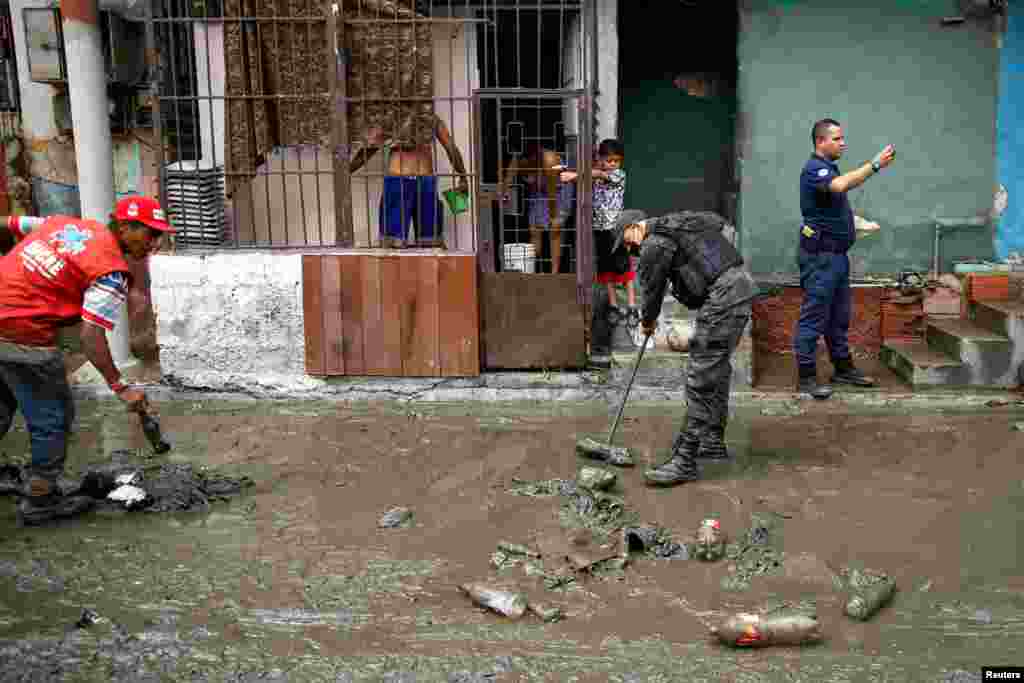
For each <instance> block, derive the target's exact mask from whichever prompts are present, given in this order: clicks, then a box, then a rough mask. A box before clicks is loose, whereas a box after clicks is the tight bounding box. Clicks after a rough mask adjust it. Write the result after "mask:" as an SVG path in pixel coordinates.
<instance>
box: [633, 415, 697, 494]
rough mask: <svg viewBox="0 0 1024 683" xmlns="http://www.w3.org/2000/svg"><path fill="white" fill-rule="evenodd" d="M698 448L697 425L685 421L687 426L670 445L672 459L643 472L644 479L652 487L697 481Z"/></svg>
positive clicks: (690, 421)
mask: <svg viewBox="0 0 1024 683" xmlns="http://www.w3.org/2000/svg"><path fill="white" fill-rule="evenodd" d="M699 448H700V431H699V429H698V427H697V424H696V423H695V422H694V421H692V420H687V425H686V427H685V428H684V429H682V430H681V431H680V432H679V435H678V436H676V440H675V442H674V443H673V444H672V457H671V458H669V459H668V461H667V462H665V463H663V464H661V465H659V466H657V467H655V468H654V469H651V470H647V471H646V472H644V479H646V480H647V483H648V484H651V485H653V486H676V485H677V484H683V483H686V482H688V481H694V480H696V479H697V461H696V456H697V451H698V449H699Z"/></svg>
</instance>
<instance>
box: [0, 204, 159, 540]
mask: <svg viewBox="0 0 1024 683" xmlns="http://www.w3.org/2000/svg"><path fill="white" fill-rule="evenodd" d="M168 232H173V229H172V228H171V225H170V224H169V223H168V222H167V218H166V216H165V214H164V212H163V210H162V209H161V208H160V205H159V204H158V203H157V202H156V201H155V200H153V199H150V198H148V197H127V198H125V199H122V200H121V201H119V202H118V203H117V206H116V208H115V210H114V214H113V215H111V217H110V221H109V223H108V224H107V225H103V224H102V223H98V222H96V221H92V220H82V219H78V218H70V217H68V216H50V217H49V218H45V219H44V218H36V217H29V216H10V217H7V218H0V247H2V246H4V245H5V243H6V244H7V245H9V244H10V243H11V242H12V241H13V242H17V243H18V244H17V245H16V246H14V248H13V249H11V251H10V252H9V253H7V254H6V255H5V256H3V257H2V258H0V438H2V437H3V436H4V435H5V434H6V433H7V431H8V430H9V429H10V426H11V422H12V420H13V419H14V412H15V410H17V409H18V408H19V407H20V408H21V411H22V414H23V415H24V416H25V422H26V424H27V425H28V431H29V438H30V440H31V448H32V463H31V465H30V466H29V467H28V468H27V470H26V474H27V475H28V476H27V484H26V490H25V491H24V495H23V497H22V498H21V500H20V501H19V502H18V522H19V524H22V525H31V524H41V523H43V522H47V521H50V520H53V519H57V518H61V517H72V516H75V515H77V514H80V513H82V512H84V511H86V510H88V509H89V508H90V507H91V506H92V499H91V498H88V497H85V496H65V495H63V494H62V493H61V491H60V488H59V487H58V484H57V480H58V477H59V476H60V475H61V474H62V473H63V471H64V460H65V458H66V457H67V438H68V434H69V433H70V431H71V425H72V423H73V421H74V403H73V401H72V398H71V388H70V387H69V386H68V381H67V374H66V370H65V367H64V356H63V354H62V353H61V351H60V349H59V348H58V347H57V331H58V329H59V328H60V327H63V326H66V325H71V324H74V323H76V322H78V321H79V320H81V321H82V322H83V323H84V324H83V325H82V333H81V334H82V348H83V350H84V352H85V356H86V358H88V359H89V361H90V362H91V363H92V364H93V365H94V366H95V367H96V369H97V370H98V371H99V372H100V374H102V375H103V377H104V378H105V379H106V380H107V383H108V384H109V385H110V389H111V390H112V391H113V392H114V393H115V394H117V397H118V398H120V399H121V400H122V401H123V402H124V403H125V404H126V405H127V406H128V408H129V410H132V411H136V412H140V411H144V410H145V409H146V407H147V401H146V395H145V394H144V393H143V392H142V391H140V390H138V389H135V388H132V387H129V386H127V385H125V384H124V382H122V381H121V374H120V372H118V370H117V367H115V365H114V361H113V359H112V358H111V356H110V347H109V346H108V345H107V337H106V332H107V331H108V330H111V329H113V328H114V325H116V324H117V323H118V322H119V321H118V317H119V314H120V310H121V304H122V303H124V301H125V299H126V297H127V292H128V285H129V280H130V278H131V276H130V274H129V267H128V263H127V262H126V261H125V256H126V255H130V256H132V257H134V258H136V259H142V258H144V257H146V256H147V255H149V254H150V253H152V252H154V251H156V250H157V249H158V248H159V247H160V243H161V241H162V239H163V236H164V235H165V234H166V233H168Z"/></svg>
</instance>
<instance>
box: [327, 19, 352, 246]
mask: <svg viewBox="0 0 1024 683" xmlns="http://www.w3.org/2000/svg"><path fill="white" fill-rule="evenodd" d="M341 1H342V2H343V1H344V0H341ZM327 31H328V32H329V33H330V35H329V36H328V37H327V49H328V50H330V54H328V57H327V63H328V69H329V83H330V88H331V102H332V104H333V107H332V115H331V148H332V150H333V154H332V155H331V156H332V159H333V165H334V222H335V232H336V235H335V240H336V242H337V245H338V246H341V247H351V246H353V245H354V244H355V231H354V229H353V227H352V179H351V176H350V175H349V172H348V165H349V160H350V159H351V158H352V154H351V148H350V146H349V144H348V89H347V70H348V60H349V54H348V50H347V48H346V47H345V17H344V15H343V14H342V12H341V5H340V4H339V3H338V2H335V3H332V4H331V11H330V12H328V14H327ZM332 65H333V68H332Z"/></svg>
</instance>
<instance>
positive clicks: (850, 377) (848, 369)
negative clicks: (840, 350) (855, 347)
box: [832, 358, 875, 387]
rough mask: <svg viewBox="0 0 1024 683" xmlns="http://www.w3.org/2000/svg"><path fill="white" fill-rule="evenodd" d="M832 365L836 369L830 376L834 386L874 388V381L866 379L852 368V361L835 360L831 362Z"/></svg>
mask: <svg viewBox="0 0 1024 683" xmlns="http://www.w3.org/2000/svg"><path fill="white" fill-rule="evenodd" d="M833 364H834V365H835V368H836V371H835V374H833V375H832V382H833V383H834V384H849V385H851V386H855V387H873V386H875V379H874V378H873V377H868V376H867V375H865V374H864V373H863V372H861V371H860V370H858V369H857V368H856V367H854V365H853V360H852V359H850V358H837V359H836V360H835V361H833Z"/></svg>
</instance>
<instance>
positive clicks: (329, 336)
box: [320, 254, 345, 375]
mask: <svg viewBox="0 0 1024 683" xmlns="http://www.w3.org/2000/svg"><path fill="white" fill-rule="evenodd" d="M320 277H321V289H322V291H323V307H324V340H323V348H324V372H325V374H328V375H344V374H345V357H344V354H343V343H342V342H343V340H344V330H345V321H344V316H343V314H342V311H341V258H340V257H339V256H335V255H331V254H328V255H324V256H321V257H320Z"/></svg>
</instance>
